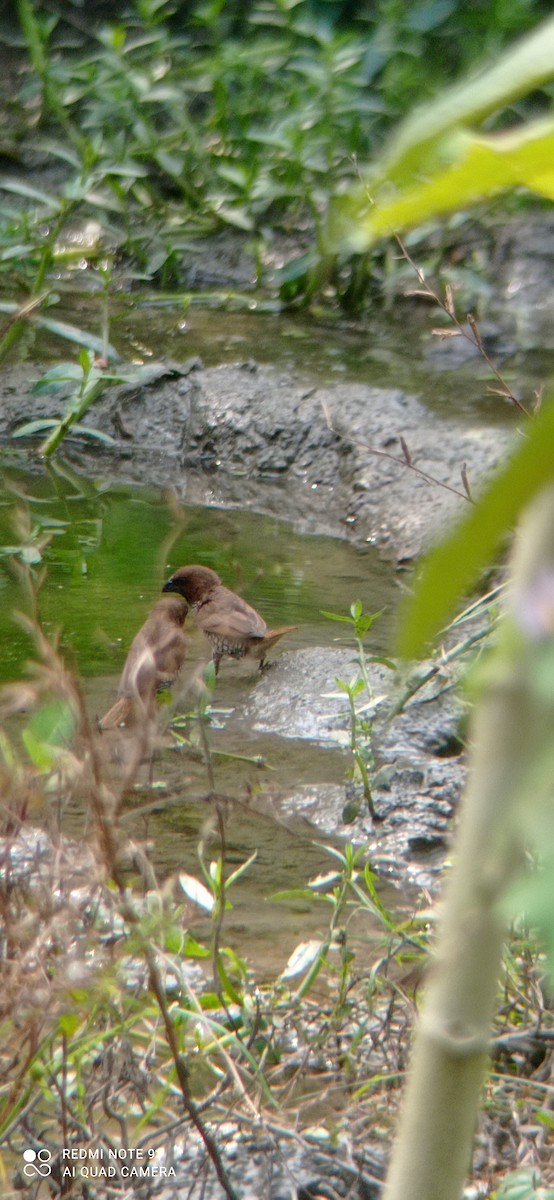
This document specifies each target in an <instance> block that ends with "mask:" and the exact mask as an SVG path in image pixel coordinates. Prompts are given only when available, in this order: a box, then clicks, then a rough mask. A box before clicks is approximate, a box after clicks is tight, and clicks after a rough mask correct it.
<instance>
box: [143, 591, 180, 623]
mask: <svg viewBox="0 0 554 1200" xmlns="http://www.w3.org/2000/svg"><path fill="white" fill-rule="evenodd" d="M188 611H189V606H188V604H187V602H186V600H185V599H184V598H183V596H177V595H175V596H162V598H161V600H158V603H157V604H156V605H155V607H154V609H153V610H152V612H153V613H154V612H155V613H159V615H160V616H163V617H165V618H166V620H168V621H173V623H174V624H175V625H182V624H183V622H184V620H185V617H186V615H187V613H188Z"/></svg>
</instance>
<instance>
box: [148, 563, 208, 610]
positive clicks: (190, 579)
mask: <svg viewBox="0 0 554 1200" xmlns="http://www.w3.org/2000/svg"><path fill="white" fill-rule="evenodd" d="M220 583H221V579H220V578H219V575H217V574H216V572H215V571H212V570H211V568H210V567H201V566H199V565H197V564H193V565H192V566H190V567H179V568H178V570H177V571H175V572H174V573H173V575H172V576H171V579H168V581H167V583H164V586H163V588H162V591H163V592H178V593H179V595H180V596H184V598H185V600H188V603H189V604H199V603H200V602H201V601H202V600H205V598H206V596H207V595H209V593H210V592H211V591H213V589H214V588H215V587H217V585H218V584H220Z"/></svg>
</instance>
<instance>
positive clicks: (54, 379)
mask: <svg viewBox="0 0 554 1200" xmlns="http://www.w3.org/2000/svg"><path fill="white" fill-rule="evenodd" d="M82 377H83V376H82V371H81V368H80V367H79V366H78V365H77V363H70V362H68V363H58V364H57V366H55V367H52V368H51V369H50V371H47V372H46V375H42V376H41V378H40V379H37V381H36V383H34V384H33V386H32V388H31V391H32V394H33V396H44V395H48V394H49V393H50V392H58V391H60V389H61V388H63V387H65V385H66V384H67V383H78V382H79V381H80V380H81V379H82Z"/></svg>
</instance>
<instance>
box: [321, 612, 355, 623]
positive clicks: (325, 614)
mask: <svg viewBox="0 0 554 1200" xmlns="http://www.w3.org/2000/svg"><path fill="white" fill-rule="evenodd" d="M319 611H320V613H321V616H322V617H328V618H329V620H330V621H342V622H343V623H344V624H345V625H353V624H354V620H353V618H352V617H343V616H341V614H340V613H332V612H326V611H325V609H324V608H321V609H320V610H319Z"/></svg>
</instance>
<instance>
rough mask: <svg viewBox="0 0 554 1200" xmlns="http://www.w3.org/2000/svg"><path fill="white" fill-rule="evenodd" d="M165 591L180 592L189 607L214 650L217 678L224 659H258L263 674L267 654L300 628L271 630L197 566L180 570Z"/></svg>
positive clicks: (212, 573) (216, 577) (209, 572)
mask: <svg viewBox="0 0 554 1200" xmlns="http://www.w3.org/2000/svg"><path fill="white" fill-rule="evenodd" d="M162 590H163V591H164V592H177V593H178V594H179V595H180V596H184V598H185V600H186V601H187V604H189V605H190V607H191V609H192V611H193V613H194V615H195V617H196V621H197V624H198V626H199V628H200V629H201V630H202V632H203V633H204V634H205V635H206V637H207V638H208V641H209V643H210V646H211V648H212V658H213V661H214V665H215V672H216V675H217V673H218V671H219V664H220V662H221V659H222V658H224V657H227V658H247V657H248V658H254V659H258V660H259V663H260V670H262V669H263V667H264V664H265V658H266V655H267V652H268V650H270V649H271V647H272V646H274V645H275V643H276V642H278V641H279V639H280V638H282V637H283V635H284V634H285V633H293V632H294V630H295V629H297V628H298V626H297V625H284V626H282V627H281V628H280V629H268V628H267V625H266V623H265V621H264V619H263V617H261V616H260V614H259V613H258V612H256V609H255V608H252V607H251V605H250V604H247V603H246V600H243V599H242V597H241V596H237V594H236V592H232V591H231V589H230V588H228V587H225V585H224V584H223V583H222V582H221V579H220V578H219V575H217V574H216V572H215V571H212V569H211V568H210V567H203V566H201V565H200V564H198V563H193V564H191V565H190V566H186V567H179V569H178V570H177V571H175V572H174V574H173V575H172V576H171V579H168V581H167V583H166V584H164V587H163V589H162Z"/></svg>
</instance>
